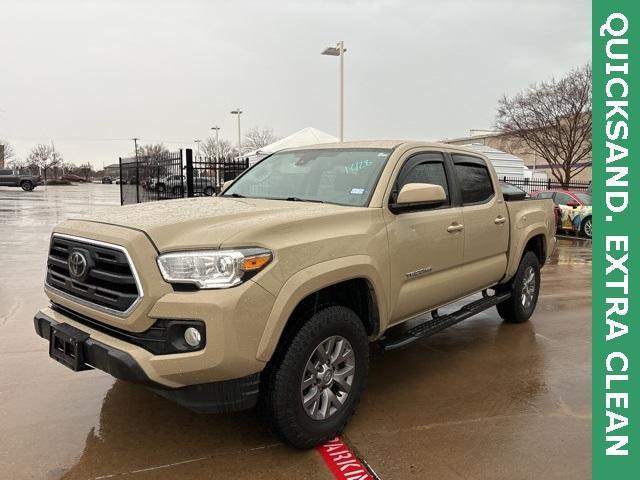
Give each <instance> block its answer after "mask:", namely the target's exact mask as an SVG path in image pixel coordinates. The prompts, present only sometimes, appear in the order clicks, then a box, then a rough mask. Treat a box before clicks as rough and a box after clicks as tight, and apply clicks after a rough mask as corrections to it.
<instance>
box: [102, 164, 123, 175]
mask: <svg viewBox="0 0 640 480" xmlns="http://www.w3.org/2000/svg"><path fill="white" fill-rule="evenodd" d="M104 176H105V177H111V178H118V177H119V176H120V164H119V163H112V164H111V165H107V166H106V167H104Z"/></svg>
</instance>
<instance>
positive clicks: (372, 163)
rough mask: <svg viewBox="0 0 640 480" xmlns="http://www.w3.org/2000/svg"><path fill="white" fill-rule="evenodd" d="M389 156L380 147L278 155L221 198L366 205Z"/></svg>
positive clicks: (272, 156) (245, 176) (252, 170)
mask: <svg viewBox="0 0 640 480" xmlns="http://www.w3.org/2000/svg"><path fill="white" fill-rule="evenodd" d="M390 154H391V150H388V149H378V148H376V149H363V148H357V149H356V148H330V149H318V150H294V151H288V152H282V153H274V154H273V155H271V156H269V157H267V158H265V159H264V160H262V161H261V162H260V163H258V164H256V165H255V166H254V167H253V168H251V169H250V170H248V171H247V172H246V173H245V174H244V175H242V176H241V177H239V178H238V179H237V180H236V181H235V182H233V184H232V185H231V186H230V187H229V188H228V189H227V190H226V191H225V192H224V194H223V196H224V197H248V198H270V199H277V200H290V201H308V202H326V203H337V204H340V205H350V206H355V207H363V206H365V205H367V203H368V202H369V198H370V196H371V193H372V191H373V189H374V188H375V186H376V183H377V181H378V177H379V175H380V172H381V171H382V168H383V167H384V165H385V163H386V161H387V159H388V158H389V155H390Z"/></svg>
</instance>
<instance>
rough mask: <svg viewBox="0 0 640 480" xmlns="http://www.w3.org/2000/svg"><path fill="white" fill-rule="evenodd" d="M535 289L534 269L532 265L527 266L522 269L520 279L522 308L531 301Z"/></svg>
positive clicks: (527, 306) (527, 305) (526, 306)
mask: <svg viewBox="0 0 640 480" xmlns="http://www.w3.org/2000/svg"><path fill="white" fill-rule="evenodd" d="M535 291H536V271H535V270H534V268H533V267H532V266H529V267H527V269H526V270H525V271H524V276H523V280H522V293H521V295H520V301H521V302H522V306H523V307H524V308H529V307H530V306H531V304H532V303H533V296H534V295H535Z"/></svg>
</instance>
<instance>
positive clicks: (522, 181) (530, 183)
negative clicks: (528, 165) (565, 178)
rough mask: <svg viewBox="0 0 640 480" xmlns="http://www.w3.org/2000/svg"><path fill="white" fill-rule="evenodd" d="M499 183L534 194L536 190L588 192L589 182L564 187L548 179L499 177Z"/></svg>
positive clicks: (572, 183)
mask: <svg viewBox="0 0 640 480" xmlns="http://www.w3.org/2000/svg"><path fill="white" fill-rule="evenodd" d="M500 181H501V182H506V183H510V184H512V185H515V186H516V187H519V188H521V189H523V190H524V191H526V192H529V193H531V192H536V191H538V190H552V189H556V188H558V189H567V190H584V191H587V190H589V187H590V186H591V182H569V183H567V184H566V185H562V183H560V182H559V181H557V180H551V179H550V178H548V179H544V178H522V177H507V176H501V177H500Z"/></svg>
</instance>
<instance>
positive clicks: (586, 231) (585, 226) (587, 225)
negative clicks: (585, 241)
mask: <svg viewBox="0 0 640 480" xmlns="http://www.w3.org/2000/svg"><path fill="white" fill-rule="evenodd" d="M580 233H581V234H582V236H583V237H587V238H591V217H587V218H585V219H584V221H583V222H582V225H580Z"/></svg>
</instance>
